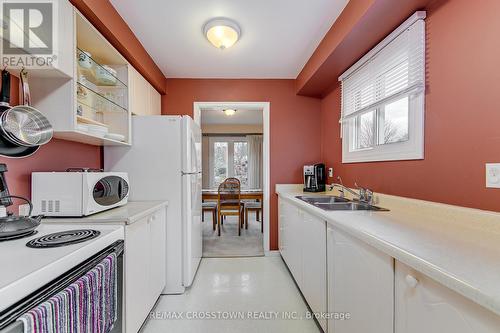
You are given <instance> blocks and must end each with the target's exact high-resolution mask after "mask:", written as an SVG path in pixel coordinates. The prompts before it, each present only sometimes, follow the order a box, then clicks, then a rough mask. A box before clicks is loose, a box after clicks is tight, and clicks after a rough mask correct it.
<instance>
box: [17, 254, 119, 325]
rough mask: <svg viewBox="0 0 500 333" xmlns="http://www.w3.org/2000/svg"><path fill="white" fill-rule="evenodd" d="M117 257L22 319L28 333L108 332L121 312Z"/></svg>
mask: <svg viewBox="0 0 500 333" xmlns="http://www.w3.org/2000/svg"><path fill="white" fill-rule="evenodd" d="M116 265H117V258H116V254H114V253H113V254H111V255H109V256H107V257H106V258H105V259H104V260H103V261H102V262H100V263H99V264H98V265H97V266H96V267H94V268H93V269H92V270H91V271H89V272H88V273H86V274H85V275H84V276H82V277H80V278H79V279H78V280H77V281H75V282H74V283H72V284H71V285H70V286H68V287H67V288H66V289H64V290H63V291H61V292H59V293H57V294H56V295H54V296H52V297H51V298H50V299H48V300H47V301H45V302H43V303H42V304H40V305H37V306H36V307H35V308H33V309H31V310H30V311H28V312H27V313H25V314H23V315H22V316H21V317H20V318H19V319H18V320H20V321H22V322H23V323H24V332H25V333H108V332H110V331H111V330H112V329H113V325H114V322H115V321H116V318H117V315H118V309H117V302H118V300H117V289H118V277H117V266H116Z"/></svg>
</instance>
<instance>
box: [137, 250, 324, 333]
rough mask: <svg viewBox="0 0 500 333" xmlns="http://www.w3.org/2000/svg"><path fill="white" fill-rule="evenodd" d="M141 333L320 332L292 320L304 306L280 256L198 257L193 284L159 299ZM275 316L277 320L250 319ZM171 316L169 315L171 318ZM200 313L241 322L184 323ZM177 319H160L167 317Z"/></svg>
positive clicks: (311, 325) (308, 321) (311, 324)
mask: <svg viewBox="0 0 500 333" xmlns="http://www.w3.org/2000/svg"><path fill="white" fill-rule="evenodd" d="M153 311H154V312H153V313H154V316H156V318H150V319H149V320H148V321H147V323H146V324H145V326H144V327H143V330H142V331H141V332H143V333H160V332H178V333H189V332H196V333H199V332H204V333H210V332H218V333H223V332H242V333H243V332H258V333H267V332H269V333H270V332H273V333H280V332H283V333H285V332H287V333H292V332H300V333H308V332H320V330H319V329H318V327H317V326H316V323H315V322H314V321H313V320H311V319H284V317H283V316H284V313H287V314H288V316H289V317H290V316H292V317H295V318H298V317H300V316H304V314H305V313H306V311H307V306H306V304H305V302H304V300H303V299H302V296H301V295H300V293H299V290H298V289H297V287H296V285H295V283H294V282H293V280H292V277H291V276H290V273H289V272H288V270H287V268H286V267H285V264H284V263H283V261H282V259H281V258H280V257H255V258H206V259H203V260H202V262H201V265H200V268H199V270H198V274H197V276H196V279H195V281H194V284H193V286H192V287H191V288H190V289H189V290H188V291H187V292H186V293H185V294H183V295H169V296H162V297H161V298H160V300H159V302H158V304H157V306H156V308H155V309H154V310H153ZM254 311H257V312H258V313H255V314H253V315H252V316H253V317H256V316H264V315H266V316H269V317H270V316H273V317H274V316H277V317H278V319H268V320H263V319H250V318H249V312H254ZM174 312H175V314H174ZM204 312H220V314H218V313H213V314H210V315H213V316H227V315H237V316H244V317H245V319H205V320H201V319H188V318H187V317H190V318H192V317H193V316H194V315H196V314H199V313H204ZM174 315H177V316H181V317H182V318H181V319H165V318H166V317H168V316H174Z"/></svg>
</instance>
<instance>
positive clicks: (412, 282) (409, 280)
mask: <svg viewBox="0 0 500 333" xmlns="http://www.w3.org/2000/svg"><path fill="white" fill-rule="evenodd" d="M405 280H406V284H407V285H408V287H410V288H415V287H416V286H417V285H418V280H417V278H415V277H414V276H412V275H410V274H408V275H407V276H406V278H405Z"/></svg>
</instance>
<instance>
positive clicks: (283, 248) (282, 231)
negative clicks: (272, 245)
mask: <svg viewBox="0 0 500 333" xmlns="http://www.w3.org/2000/svg"><path fill="white" fill-rule="evenodd" d="M278 201H279V204H278V224H279V226H278V227H279V229H278V230H279V232H278V244H279V250H280V254H281V257H282V258H283V260H284V261H285V262H286V263H287V264H288V252H287V246H288V244H287V228H288V223H287V222H288V221H287V219H288V216H287V210H288V206H287V204H286V202H284V201H283V199H281V198H280V199H278ZM288 214H289V213H288Z"/></svg>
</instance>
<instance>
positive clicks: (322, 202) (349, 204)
mask: <svg viewBox="0 0 500 333" xmlns="http://www.w3.org/2000/svg"><path fill="white" fill-rule="evenodd" d="M296 198H297V199H300V200H302V201H304V202H307V203H308V204H310V205H313V206H315V207H318V208H321V209H323V210H372V211H379V212H383V211H388V209H385V208H381V207H378V206H374V205H370V204H368V203H365V202H360V201H351V200H348V199H346V198H341V197H336V196H330V195H298V196H296Z"/></svg>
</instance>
